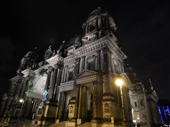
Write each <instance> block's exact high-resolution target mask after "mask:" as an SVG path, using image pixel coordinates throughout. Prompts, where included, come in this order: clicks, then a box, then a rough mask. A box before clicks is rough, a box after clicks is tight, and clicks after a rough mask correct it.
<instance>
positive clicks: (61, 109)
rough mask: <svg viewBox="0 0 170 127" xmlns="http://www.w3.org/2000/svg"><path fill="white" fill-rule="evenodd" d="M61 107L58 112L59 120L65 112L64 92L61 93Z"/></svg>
mask: <svg viewBox="0 0 170 127" xmlns="http://www.w3.org/2000/svg"><path fill="white" fill-rule="evenodd" d="M60 94H61V95H60V107H59V110H58V119H61V117H62V112H63V107H64V101H65V99H64V92H62V93H60Z"/></svg>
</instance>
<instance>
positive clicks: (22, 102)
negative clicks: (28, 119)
mask: <svg viewBox="0 0 170 127" xmlns="http://www.w3.org/2000/svg"><path fill="white" fill-rule="evenodd" d="M19 103H21V104H22V105H21V109H20V111H19V114H18V119H17V122H16V127H17V126H18V123H19V117H20V115H21V110H22V107H23V105H24V99H19Z"/></svg>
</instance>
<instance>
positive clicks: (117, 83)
mask: <svg viewBox="0 0 170 127" xmlns="http://www.w3.org/2000/svg"><path fill="white" fill-rule="evenodd" d="M116 85H118V86H120V95H121V102H122V115H123V124H125V121H126V119H125V110H124V101H123V92H122V85H123V81H122V80H121V79H117V80H116Z"/></svg>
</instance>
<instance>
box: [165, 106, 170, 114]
mask: <svg viewBox="0 0 170 127" xmlns="http://www.w3.org/2000/svg"><path fill="white" fill-rule="evenodd" d="M166 108H167V109H168V114H169V116H170V112H169V106H166Z"/></svg>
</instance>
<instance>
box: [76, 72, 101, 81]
mask: <svg viewBox="0 0 170 127" xmlns="http://www.w3.org/2000/svg"><path fill="white" fill-rule="evenodd" d="M96 74H98V73H97V72H95V71H91V70H83V71H82V72H81V73H80V74H78V75H77V76H76V77H75V79H80V78H85V77H89V76H92V75H96Z"/></svg>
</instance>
